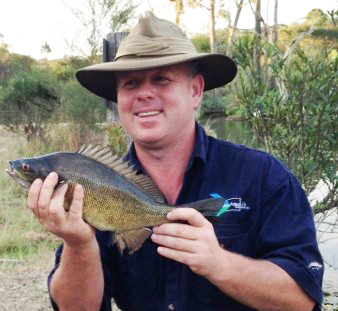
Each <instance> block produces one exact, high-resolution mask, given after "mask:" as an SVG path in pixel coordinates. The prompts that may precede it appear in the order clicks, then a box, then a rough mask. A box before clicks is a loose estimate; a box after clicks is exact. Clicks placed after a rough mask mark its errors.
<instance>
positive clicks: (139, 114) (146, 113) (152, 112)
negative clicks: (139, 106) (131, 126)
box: [137, 110, 161, 117]
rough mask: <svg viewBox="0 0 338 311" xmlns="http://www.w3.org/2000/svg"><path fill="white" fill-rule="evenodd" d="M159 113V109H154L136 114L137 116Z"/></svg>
mask: <svg viewBox="0 0 338 311" xmlns="http://www.w3.org/2000/svg"><path fill="white" fill-rule="evenodd" d="M159 113H161V112H160V111H159V110H155V111H147V112H140V113H138V114H137V115H138V116H139V117H147V116H154V115H156V114H159Z"/></svg>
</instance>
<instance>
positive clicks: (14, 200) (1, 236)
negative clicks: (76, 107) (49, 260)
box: [0, 124, 104, 271]
mask: <svg viewBox="0 0 338 311" xmlns="http://www.w3.org/2000/svg"><path fill="white" fill-rule="evenodd" d="M48 133H49V134H48V135H46V138H45V139H44V140H39V139H34V140H31V141H29V142H27V141H26V139H25V138H23V137H21V136H19V135H16V134H14V133H11V132H8V131H6V130H4V129H3V128H1V127H0V271H1V270H3V269H8V268H10V267H11V266H15V264H16V263H27V262H32V261H34V262H35V263H36V264H37V265H38V264H39V261H41V260H43V259H44V258H46V257H50V255H49V254H51V253H52V252H53V251H54V249H55V248H56V247H57V245H58V244H60V242H61V240H60V239H59V238H57V237H56V236H55V235H53V234H51V233H49V232H47V231H46V230H45V229H44V228H43V227H42V226H41V224H40V223H39V222H38V220H37V219H36V217H35V216H34V215H33V213H32V212H31V211H30V210H29V209H28V208H27V207H26V206H27V193H26V192H25V190H24V189H23V188H21V187H20V186H19V185H18V184H17V183H15V182H14V181H13V180H12V179H11V178H10V177H9V176H8V175H7V174H6V173H5V172H4V170H5V168H6V167H7V160H11V159H15V158H21V157H31V156H35V155H41V154H46V153H50V152H54V151H61V150H71V151H74V150H76V149H77V148H78V147H79V146H80V145H82V144H84V143H97V144H100V143H102V141H103V137H104V132H103V131H101V132H98V131H96V132H95V131H89V130H85V131H84V128H83V127H82V128H79V127H78V126H76V125H73V124H71V125H70V126H69V125H67V124H66V125H61V126H56V125H55V126H51V127H50V131H49V132H48ZM47 254H48V255H47Z"/></svg>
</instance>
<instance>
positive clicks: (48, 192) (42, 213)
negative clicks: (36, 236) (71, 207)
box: [38, 172, 58, 222]
mask: <svg viewBox="0 0 338 311" xmlns="http://www.w3.org/2000/svg"><path fill="white" fill-rule="evenodd" d="M57 182H58V175H57V174H56V173H55V172H52V173H50V174H49V175H48V176H47V178H46V179H45V181H44V182H43V184H42V188H41V191H40V197H39V201H38V213H39V219H40V222H44V221H45V220H46V219H47V218H48V210H49V204H50V200H51V198H52V196H53V192H54V188H55V186H56V184H57Z"/></svg>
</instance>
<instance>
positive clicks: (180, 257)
mask: <svg viewBox="0 0 338 311" xmlns="http://www.w3.org/2000/svg"><path fill="white" fill-rule="evenodd" d="M157 252H158V253H159V254H160V255H161V256H164V257H166V258H169V259H171V260H175V261H177V262H180V263H182V264H188V262H189V261H190V260H191V258H192V256H193V254H191V253H187V252H184V251H179V250H175V249H171V248H167V247H163V246H160V247H158V248H157Z"/></svg>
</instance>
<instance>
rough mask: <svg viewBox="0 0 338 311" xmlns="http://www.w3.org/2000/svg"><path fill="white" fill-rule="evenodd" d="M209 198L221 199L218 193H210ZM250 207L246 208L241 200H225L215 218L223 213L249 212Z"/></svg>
mask: <svg viewBox="0 0 338 311" xmlns="http://www.w3.org/2000/svg"><path fill="white" fill-rule="evenodd" d="M210 196H211V197H213V198H221V196H220V195H219V194H218V193H211V194H210ZM250 209H251V208H250V206H248V205H247V204H246V203H245V202H244V201H243V200H242V198H231V199H227V200H225V202H224V204H223V207H222V208H221V210H220V211H219V212H218V214H217V215H216V216H221V215H222V214H223V213H225V212H241V211H243V210H250Z"/></svg>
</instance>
